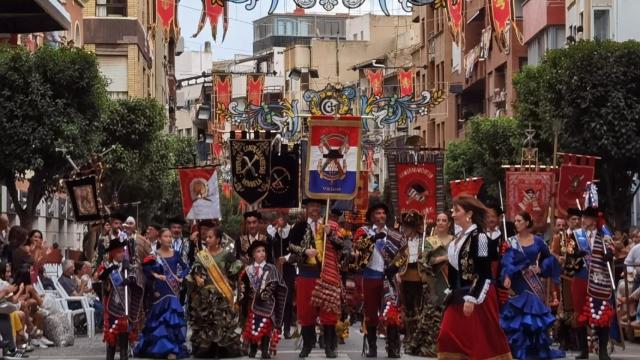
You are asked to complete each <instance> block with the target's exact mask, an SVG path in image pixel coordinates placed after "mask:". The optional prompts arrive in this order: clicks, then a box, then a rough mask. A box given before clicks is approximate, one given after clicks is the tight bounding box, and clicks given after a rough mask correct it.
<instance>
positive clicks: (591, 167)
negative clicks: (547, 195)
mask: <svg viewBox="0 0 640 360" xmlns="http://www.w3.org/2000/svg"><path fill="white" fill-rule="evenodd" d="M558 155H559V157H560V159H561V160H562V165H560V178H559V180H558V190H557V193H556V212H557V214H558V216H560V217H566V215H567V210H568V209H569V208H573V207H576V200H580V201H582V197H583V195H584V189H585V188H586V187H587V183H589V182H590V181H592V180H593V177H594V175H595V166H596V159H597V158H595V157H593V156H584V155H576V154H558Z"/></svg>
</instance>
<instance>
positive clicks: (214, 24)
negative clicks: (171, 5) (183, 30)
mask: <svg viewBox="0 0 640 360" xmlns="http://www.w3.org/2000/svg"><path fill="white" fill-rule="evenodd" d="M172 2H173V1H172ZM221 17H222V31H223V32H222V41H224V38H225V36H227V28H228V27H229V17H228V16H227V7H226V6H225V5H224V0H202V14H201V15H200V21H199V22H198V28H197V29H196V33H195V34H193V35H192V36H191V37H196V36H198V34H200V32H201V31H202V29H203V28H204V24H205V22H206V21H207V19H209V25H210V26H211V36H213V40H214V41H215V40H216V35H218V21H220V18H221Z"/></svg>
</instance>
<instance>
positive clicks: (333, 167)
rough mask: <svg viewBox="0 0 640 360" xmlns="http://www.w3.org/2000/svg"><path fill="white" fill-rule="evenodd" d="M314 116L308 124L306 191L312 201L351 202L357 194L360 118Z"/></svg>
mask: <svg viewBox="0 0 640 360" xmlns="http://www.w3.org/2000/svg"><path fill="white" fill-rule="evenodd" d="M330 118H332V117H323V116H313V117H312V118H311V119H310V121H309V131H310V135H309V148H308V151H307V153H308V161H307V166H308V168H307V169H306V172H307V176H306V183H305V189H306V192H307V195H308V196H309V197H311V198H314V199H335V200H350V199H353V198H354V196H355V195H356V193H357V191H358V164H359V162H360V133H361V127H360V121H361V120H360V117H359V116H349V117H341V119H345V120H328V119H330Z"/></svg>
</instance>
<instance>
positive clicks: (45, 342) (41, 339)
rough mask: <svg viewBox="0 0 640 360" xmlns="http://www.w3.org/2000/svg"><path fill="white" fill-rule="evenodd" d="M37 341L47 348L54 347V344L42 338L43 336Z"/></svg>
mask: <svg viewBox="0 0 640 360" xmlns="http://www.w3.org/2000/svg"><path fill="white" fill-rule="evenodd" d="M38 340H40V342H41V343H43V344H45V345H47V346H54V345H55V343H54V342H53V341H51V340H49V339H47V338H46V337H44V336H42V337H41V338H40V339H38Z"/></svg>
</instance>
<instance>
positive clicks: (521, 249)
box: [500, 211, 564, 360]
mask: <svg viewBox="0 0 640 360" xmlns="http://www.w3.org/2000/svg"><path fill="white" fill-rule="evenodd" d="M514 220H515V226H516V230H517V231H518V233H517V235H516V236H513V237H511V238H509V240H508V242H509V248H508V249H507V251H506V252H505V254H504V256H503V257H502V272H501V276H502V281H503V284H504V287H505V288H507V289H511V290H513V292H514V293H515V296H513V297H511V298H510V299H509V301H508V302H507V303H506V304H505V306H504V307H503V309H502V312H501V314H500V326H501V327H502V329H503V330H504V333H505V335H507V339H508V340H509V346H510V347H511V353H512V355H513V357H514V358H516V359H520V360H526V359H555V358H562V357H564V352H562V351H559V350H555V349H551V348H550V346H551V342H552V341H551V338H550V337H549V335H548V330H549V328H550V327H551V326H553V323H554V322H555V320H556V318H555V316H554V315H553V314H552V313H551V310H550V309H549V307H547V306H546V305H545V304H544V300H543V299H544V296H545V289H544V287H543V286H542V284H541V282H540V279H539V276H541V277H548V278H551V279H552V280H553V281H554V282H556V283H557V282H558V281H559V277H560V264H559V263H558V260H557V259H556V258H555V256H553V255H552V254H551V253H550V252H549V248H548V247H547V244H545V242H544V240H543V239H542V238H541V237H539V236H534V235H533V234H532V233H531V228H532V227H533V221H532V220H531V215H529V213H527V212H524V211H523V212H520V213H519V214H518V215H516V217H515V219H514Z"/></svg>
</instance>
